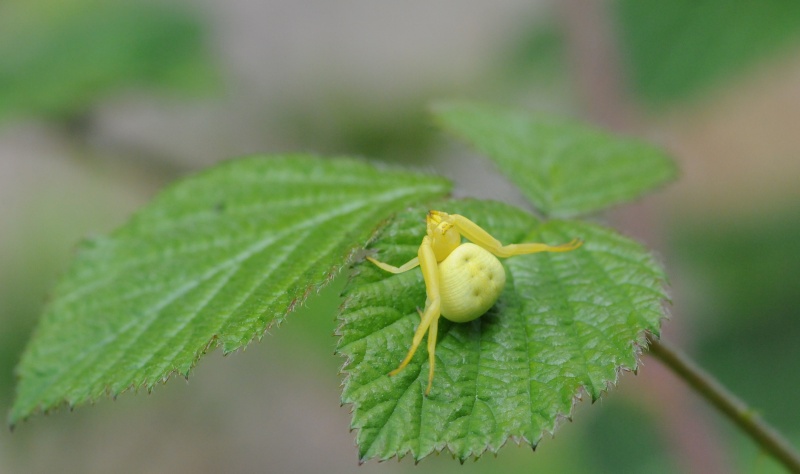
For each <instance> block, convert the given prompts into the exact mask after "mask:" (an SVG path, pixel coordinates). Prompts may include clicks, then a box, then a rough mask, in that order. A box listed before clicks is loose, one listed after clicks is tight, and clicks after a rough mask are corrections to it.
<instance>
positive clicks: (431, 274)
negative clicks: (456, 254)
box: [373, 236, 441, 395]
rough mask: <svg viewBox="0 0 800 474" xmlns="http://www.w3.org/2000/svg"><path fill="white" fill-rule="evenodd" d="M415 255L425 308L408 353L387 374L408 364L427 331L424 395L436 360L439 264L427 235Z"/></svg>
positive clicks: (431, 379)
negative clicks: (426, 368)
mask: <svg viewBox="0 0 800 474" xmlns="http://www.w3.org/2000/svg"><path fill="white" fill-rule="evenodd" d="M417 257H418V263H419V266H420V269H421V270H422V278H423V279H424V280H425V293H426V294H427V299H426V300H425V310H424V311H422V313H421V314H420V321H419V327H417V330H416V331H415V332H414V338H413V339H412V341H411V348H410V349H409V350H408V354H406V357H405V359H403V361H402V362H401V363H400V365H399V366H397V368H396V369H394V370H393V371H391V372H389V375H390V376H392V375H397V374H398V373H399V372H400V371H401V370H403V369H404V368H405V367H406V365H408V363H409V362H411V358H412V357H414V353H415V352H417V348H418V347H419V345H420V343H421V342H422V338H423V337H425V333H426V332H427V333H428V361H429V363H428V365H429V370H428V387H427V388H426V389H425V395H428V393H430V391H431V386H432V385H433V369H434V364H435V360H436V359H435V352H436V334H437V330H438V327H439V316H441V312H440V308H441V298H440V296H439V265H438V263H437V262H436V255H435V254H434V253H433V247H432V246H431V241H430V238H429V237H427V236H426V237H424V238H423V239H422V244H421V245H420V246H419V253H418V255H417ZM412 262H414V260H412V261H410V262H408V263H407V264H405V265H403V266H402V267H400V268H399V269H402V268H404V267H406V266H408V265H410V264H411V263H412ZM373 263H374V262H373ZM387 266H388V265H387ZM415 266H416V265H413V266H411V267H409V268H408V269H411V268H414V267H415ZM381 268H383V267H381ZM394 268H396V267H394ZM399 269H398V270H399ZM390 271H391V270H390Z"/></svg>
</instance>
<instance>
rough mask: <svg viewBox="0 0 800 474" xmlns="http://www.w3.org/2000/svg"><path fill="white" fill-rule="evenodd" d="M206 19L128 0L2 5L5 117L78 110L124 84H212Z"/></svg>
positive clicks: (0, 91)
mask: <svg viewBox="0 0 800 474" xmlns="http://www.w3.org/2000/svg"><path fill="white" fill-rule="evenodd" d="M203 37H204V31H203V26H202V25H201V23H200V22H199V21H198V20H197V19H196V18H194V17H193V16H192V15H189V14H187V12H185V11H182V10H178V9H176V8H174V7H165V6H159V5H156V4H154V3H148V2H130V1H123V0H115V1H101V0H79V1H70V2H60V1H54V0H48V1H37V2H29V1H25V0H17V1H13V2H6V3H4V4H3V5H0V119H3V118H6V117H8V116H11V115H14V114H26V115H27V114H29V115H43V116H46V117H50V118H58V119H63V118H70V117H72V116H74V115H77V114H80V113H83V112H84V111H85V110H86V109H87V108H88V107H90V106H91V105H92V103H93V102H95V101H96V100H98V99H100V98H103V97H104V96H105V95H107V94H108V93H109V92H110V91H112V90H114V89H117V88H120V87H124V86H127V87H131V86H139V87H142V86H145V87H152V86H156V87H170V88H174V89H178V90H198V89H205V88H207V87H208V86H209V85H211V84H212V83H213V81H214V80H215V74H214V73H213V72H212V68H211V66H210V64H209V58H208V54H207V52H206V51H205V45H204V44H203V42H204V38H203Z"/></svg>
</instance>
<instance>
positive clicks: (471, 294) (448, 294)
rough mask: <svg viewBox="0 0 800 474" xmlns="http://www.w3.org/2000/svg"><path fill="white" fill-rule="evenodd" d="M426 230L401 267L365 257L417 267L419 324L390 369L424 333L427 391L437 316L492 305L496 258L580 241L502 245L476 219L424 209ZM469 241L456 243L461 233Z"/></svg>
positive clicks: (498, 267) (478, 311)
mask: <svg viewBox="0 0 800 474" xmlns="http://www.w3.org/2000/svg"><path fill="white" fill-rule="evenodd" d="M426 223H427V235H426V236H425V237H423V238H422V244H420V246H419V251H418V253H417V256H416V257H415V258H413V259H411V260H409V261H408V262H406V263H405V264H403V265H401V266H400V267H395V266H392V265H389V264H388V263H383V262H379V261H377V260H375V259H374V258H371V257H367V260H369V261H370V262H372V263H374V264H375V265H377V266H378V267H379V268H381V269H383V270H386V271H387V272H391V273H403V272H407V271H409V270H411V269H414V268H416V267H417V266H419V267H420V269H421V270H422V277H423V279H424V280H425V292H426V294H427V300H426V301H425V309H424V310H422V311H419V310H418V311H419V313H420V323H419V327H417V330H416V332H415V333H414V338H413V339H412V342H411V348H410V349H409V350H408V354H407V355H406V357H405V359H403V361H402V362H401V363H400V365H399V366H398V367H397V368H396V369H394V370H393V371H391V372H389V375H390V376H393V375H397V373H399V372H400V371H401V370H403V369H404V368H405V366H406V365H408V363H409V362H410V361H411V358H412V357H413V356H414V353H415V352H416V351H417V347H419V344H420V342H422V338H423V337H424V336H425V332H426V331H427V332H428V359H429V364H428V365H429V367H430V368H429V372H428V387H427V388H426V389H425V395H428V393H430V391H431V386H432V385H433V369H434V361H435V359H434V353H435V351H436V332H437V330H438V326H439V317H440V316H444V317H445V318H447V319H449V320H450V321H453V322H457V323H466V322H468V321H472V320H473V319H476V318H478V317H480V316H481V315H483V314H484V313H485V312H486V311H487V310H488V309H489V308H491V307H492V305H494V303H495V302H496V301H497V298H498V297H499V296H500V293H501V292H502V291H503V287H504V286H505V283H506V272H505V269H504V268H503V265H502V264H501V263H500V261H499V260H498V259H497V257H503V258H507V257H513V256H515V255H523V254H528V253H537V252H568V251H570V250H575V249H576V248H578V247H580V246H581V244H582V243H583V242H581V241H580V240H579V239H575V240H573V241H572V242H569V243H567V244H561V245H555V246H551V245H546V244H541V243H524V244H510V245H503V244H502V243H500V241H499V240H497V239H495V238H494V237H492V236H491V235H490V234H489V233H488V232H487V231H485V230H484V229H483V228H482V227H480V226H479V225H478V224H476V223H474V222H472V221H471V220H469V219H467V218H466V217H464V216H461V215H459V214H448V213H446V212H441V211H429V212H428V216H427V218H426ZM462 235H463V236H464V237H466V238H467V240H470V241H471V243H470V242H465V243H461V236H462Z"/></svg>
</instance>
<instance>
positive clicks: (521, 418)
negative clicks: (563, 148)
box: [338, 201, 666, 460]
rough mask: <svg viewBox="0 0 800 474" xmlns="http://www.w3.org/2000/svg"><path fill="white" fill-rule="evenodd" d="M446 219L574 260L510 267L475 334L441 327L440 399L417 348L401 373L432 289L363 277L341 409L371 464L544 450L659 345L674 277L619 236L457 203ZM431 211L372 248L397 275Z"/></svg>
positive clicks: (344, 315)
mask: <svg viewBox="0 0 800 474" xmlns="http://www.w3.org/2000/svg"><path fill="white" fill-rule="evenodd" d="M439 209H441V210H444V211H447V212H456V213H460V214H463V215H466V216H468V217H469V218H471V219H473V220H474V221H475V222H476V223H478V224H479V225H481V226H482V227H484V228H485V229H487V230H488V231H489V232H490V233H492V234H493V235H495V236H496V237H497V238H498V239H500V240H501V241H502V242H504V243H515V242H517V243H518V242H528V241H537V242H545V243H550V244H558V243H563V242H567V241H569V240H571V239H572V238H575V237H580V238H582V239H584V241H585V244H584V245H583V246H582V247H581V248H579V249H577V250H575V251H572V252H566V253H558V254H548V253H543V254H534V255H526V256H517V257H512V258H509V259H506V260H503V263H504V265H505V267H506V272H507V276H508V281H507V283H506V288H505V290H504V291H503V293H502V295H501V296H500V299H499V300H498V302H497V304H496V305H495V306H494V307H493V308H492V309H490V310H489V311H488V312H487V313H486V314H485V315H484V316H482V317H480V318H478V319H476V320H474V321H472V322H469V323H463V324H459V323H451V322H450V321H447V320H444V319H441V320H440V326H439V338H438V343H437V346H436V347H437V350H436V357H437V359H436V373H435V376H434V380H433V389H432V391H431V393H430V395H429V396H428V397H425V396H424V395H423V393H424V390H425V387H426V385H427V373H428V362H427V350H426V349H425V347H424V346H425V344H422V345H421V346H420V349H419V350H418V351H417V353H416V355H415V356H414V358H413V360H412V361H411V363H410V364H409V365H408V366H407V367H406V368H405V369H404V370H403V371H402V372H400V373H399V374H397V375H396V376H394V377H389V376H388V375H387V373H388V372H389V371H390V370H392V369H394V368H395V367H396V366H397V365H398V364H399V362H400V361H401V360H402V359H403V357H404V356H405V354H406V351H407V350H408V347H409V345H410V343H411V337H412V334H413V332H414V329H415V327H416V325H417V324H418V323H419V315H418V314H417V308H419V307H422V306H424V303H425V286H424V282H423V280H422V276H421V272H420V270H418V269H415V270H413V271H409V272H406V273H403V274H399V275H392V274H387V273H385V272H383V271H381V270H379V269H378V268H377V267H375V266H374V265H372V264H371V263H369V262H362V263H359V264H358V265H356V272H355V276H354V277H353V278H352V280H351V281H350V282H349V284H348V286H347V288H346V289H345V295H346V300H345V303H344V304H343V306H342V310H341V314H340V322H341V326H340V328H339V333H340V335H341V340H340V343H339V347H338V350H339V352H340V353H341V354H343V355H344V356H346V357H347V362H346V364H345V368H344V371H345V372H346V373H347V378H346V381H345V386H344V392H343V402H345V403H350V404H352V405H353V421H352V427H353V428H355V429H357V430H358V435H357V443H358V446H359V455H360V456H361V458H362V459H369V458H375V457H377V458H379V459H387V458H390V457H393V456H397V457H403V456H404V455H406V454H407V453H410V454H411V455H412V456H413V457H414V459H416V460H419V459H421V458H423V457H425V456H427V455H428V454H430V453H432V452H434V451H440V450H443V449H445V448H446V449H448V450H450V451H451V452H452V454H453V455H454V456H455V457H457V458H459V459H461V460H464V459H466V458H469V457H471V456H476V457H477V456H479V455H481V454H482V453H483V452H484V451H486V450H489V451H492V452H496V451H497V450H498V449H499V448H500V447H501V446H502V445H503V444H505V443H506V441H507V440H508V439H509V438H512V439H515V440H519V441H523V442H525V443H530V444H531V445H533V446H535V445H536V444H537V443H538V442H539V440H540V439H541V437H542V434H543V433H544V432H552V431H553V430H554V429H555V427H556V425H557V424H558V421H559V420H560V419H561V418H563V417H569V416H571V411H572V407H573V405H574V403H575V401H576V399H577V398H580V397H581V394H582V393H586V394H588V395H589V397H590V398H591V399H592V400H595V399H597V398H598V397H599V396H600V395H601V393H602V392H603V391H605V390H607V389H608V388H609V386H610V385H612V384H614V383H615V382H616V380H617V377H618V375H619V372H620V370H622V369H627V370H636V368H637V354H638V353H639V352H640V351H641V348H642V346H643V344H645V338H644V333H645V332H651V333H653V334H656V335H657V334H658V333H659V326H660V321H661V319H662V318H663V317H664V310H663V307H662V302H663V301H664V300H665V299H666V296H665V294H664V291H663V288H662V286H663V284H664V273H663V271H662V270H661V268H660V267H659V266H658V265H657V264H656V262H655V261H654V260H653V258H652V257H651V256H650V255H649V254H648V252H647V251H646V250H645V249H644V248H643V247H642V246H641V245H639V244H637V243H635V242H632V241H631V240H629V239H626V238H625V237H622V236H620V235H619V234H617V233H615V232H614V231H612V230H610V229H606V228H603V227H600V226H597V225H593V224H588V223H584V222H576V221H550V222H541V221H539V220H537V219H536V218H534V217H532V216H530V215H529V214H526V213H524V212H522V211H520V210H518V209H516V208H512V207H510V206H507V205H504V204H499V203H494V202H485V201H460V202H459V201H450V202H445V203H442V204H441V205H440V207H439ZM424 214H425V209H422V208H419V209H417V210H412V211H407V212H404V213H401V214H399V215H398V216H397V218H396V220H394V221H393V222H391V223H390V224H389V225H388V226H387V227H386V228H384V229H383V231H382V232H381V234H380V236H379V237H378V239H377V240H375V241H374V242H373V244H372V246H371V248H372V249H374V250H376V251H377V257H378V258H380V259H381V260H383V261H386V262H388V263H391V264H394V265H399V264H401V263H403V262H405V261H407V260H409V259H410V258H412V257H413V256H414V255H415V254H416V251H417V249H418V247H419V244H420V241H421V239H422V236H423V234H424V231H425V226H424V224H423V223H422V217H423V216H424Z"/></svg>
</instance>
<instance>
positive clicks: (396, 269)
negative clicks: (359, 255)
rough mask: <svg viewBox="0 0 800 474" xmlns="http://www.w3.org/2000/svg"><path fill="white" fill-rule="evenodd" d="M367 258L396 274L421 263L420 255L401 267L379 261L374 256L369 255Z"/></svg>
mask: <svg viewBox="0 0 800 474" xmlns="http://www.w3.org/2000/svg"><path fill="white" fill-rule="evenodd" d="M367 260H369V261H370V262H372V263H374V264H375V265H376V266H377V267H378V268H380V269H381V270H385V271H387V272H389V273H395V274H396V273H403V272H407V271H409V270H411V269H412V268H416V267H417V265H419V257H414V258H412V259H411V260H409V261H407V262H406V263H404V264H403V265H401V266H399V267H395V266H394V265H389V264H388V263H384V262H379V261H377V260H375V259H374V258H372V257H367Z"/></svg>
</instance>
